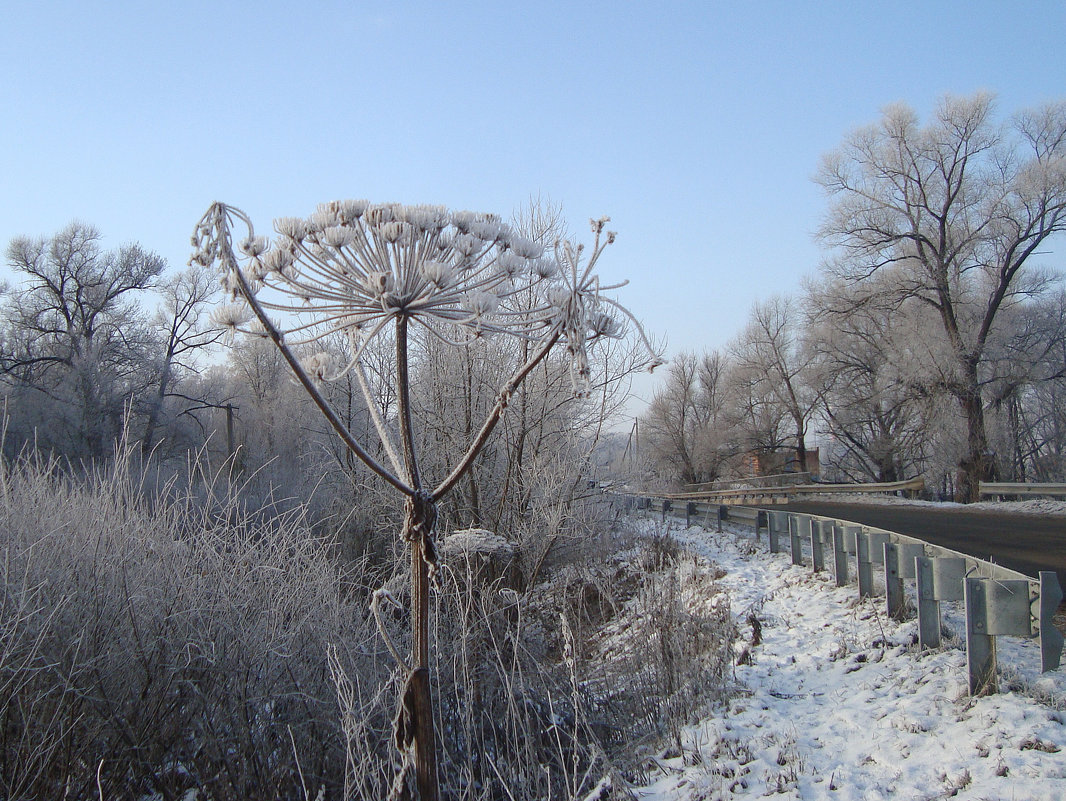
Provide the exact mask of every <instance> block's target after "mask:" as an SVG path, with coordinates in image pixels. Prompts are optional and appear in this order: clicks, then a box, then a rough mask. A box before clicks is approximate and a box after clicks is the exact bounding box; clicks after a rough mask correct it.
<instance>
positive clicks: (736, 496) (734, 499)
mask: <svg viewBox="0 0 1066 801" xmlns="http://www.w3.org/2000/svg"><path fill="white" fill-rule="evenodd" d="M923 489H925V479H922V478H912V479H910V480H908V481H892V482H888V483H883V484H793V485H791V486H778V487H743V488H740V489H730V490H708V491H700V492H674V493H666V494H662V495H657V496H656V497H658V498H664V499H668V500H672V501H708V502H710V501H717V502H718V503H723V504H737V503H739V504H746V505H756V506H757V505H763V504H771V503H788V501H789V497H790V496H794V495H810V494H824V493H837V492H851V493H878V492H921V491H922V490H923Z"/></svg>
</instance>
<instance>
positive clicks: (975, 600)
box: [963, 578, 997, 695]
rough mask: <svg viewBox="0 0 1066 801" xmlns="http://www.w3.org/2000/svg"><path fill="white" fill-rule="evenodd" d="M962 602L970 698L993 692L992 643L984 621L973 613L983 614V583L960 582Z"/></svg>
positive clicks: (993, 663)
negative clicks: (964, 615)
mask: <svg viewBox="0 0 1066 801" xmlns="http://www.w3.org/2000/svg"><path fill="white" fill-rule="evenodd" d="M963 586H964V587H965V590H964V592H965V601H966V672H967V674H968V676H969V686H970V695H984V694H985V693H994V692H996V689H997V688H996V641H995V639H993V638H992V636H991V635H989V634H988V633H987V632H986V631H985V626H984V621H983V620H981V621H979V620H977V609H978V607H980V608H981V610H982V611H983V610H984V604H985V597H984V582H982V581H981V579H973V578H968V579H965V580H964V583H963Z"/></svg>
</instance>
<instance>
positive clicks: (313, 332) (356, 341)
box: [194, 201, 654, 801]
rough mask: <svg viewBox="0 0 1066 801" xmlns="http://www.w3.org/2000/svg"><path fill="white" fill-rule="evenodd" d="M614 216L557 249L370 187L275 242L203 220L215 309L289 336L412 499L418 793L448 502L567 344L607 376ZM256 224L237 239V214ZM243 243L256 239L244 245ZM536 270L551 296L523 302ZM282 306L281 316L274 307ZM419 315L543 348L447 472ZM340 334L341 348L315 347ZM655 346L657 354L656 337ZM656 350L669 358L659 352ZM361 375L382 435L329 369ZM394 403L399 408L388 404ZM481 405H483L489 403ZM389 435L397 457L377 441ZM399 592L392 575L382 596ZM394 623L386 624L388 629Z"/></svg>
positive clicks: (368, 449)
mask: <svg viewBox="0 0 1066 801" xmlns="http://www.w3.org/2000/svg"><path fill="white" fill-rule="evenodd" d="M606 222H607V219H606V218H601V219H600V220H595V221H593V223H592V228H593V232H594V235H595V243H594V245H593V247H592V248H591V250H590V251H589V252H588V253H585V251H584V248H583V247H582V246H578V245H573V244H570V243H569V242H559V243H558V244H556V245H555V247H554V257H552V256H550V255H547V256H546V255H544V254H545V249H544V248H543V247H542V246H541V245H539V244H537V243H535V242H533V241H532V240H530V239H529V238H528V237H525V236H522V235H521V234H518V233H516V232H514V231H513V230H512V229H511V228H510V226H508V225H506V224H505V223H503V222H502V221H501V220H500V218H499V217H497V216H495V215H486V214H474V213H471V212H454V213H453V212H448V211H447V210H446V209H444V208H442V207H437V206H402V205H399V204H378V205H371V204H369V203H367V202H365V201H338V202H332V203H326V204H323V205H321V206H320V207H319V209H318V210H317V211H316V212H315V213H314V214H313V215H311V217H310V218H308V219H297V218H285V219H280V220H276V221H275V230H276V231H277V233H278V236H277V238H276V239H275V241H274V242H273V243H271V241H270V240H268V239H267V238H266V237H261V236H256V235H255V233H254V231H253V228H252V223H251V220H250V219H249V218H248V217H247V216H246V215H245V214H244V213H243V212H241V211H239V210H237V209H235V208H233V207H231V206H226V205H224V204H220V203H216V204H214V205H212V206H211V208H210V209H209V210H208V212H207V213H206V214H205V216H204V217H203V218H202V220H201V221H200V223H199V225H198V226H197V228H196V233H195V235H194V241H195V245H196V247H197V252H196V254H195V255H194V260H195V261H196V262H198V263H200V264H203V265H211V264H217V265H218V266H219V268H220V270H221V274H222V280H223V286H224V288H225V289H226V290H227V291H229V292H230V293H231V295H232V296H233V298H234V300H235V301H236V300H238V299H239V301H240V302H235V303H233V304H230V305H228V306H225V307H222V308H221V309H219V310H218V312H217V313H216V315H215V317H214V319H215V321H216V322H217V323H218V324H220V325H222V326H225V327H227V328H229V329H231V330H233V331H237V330H241V331H244V332H246V333H248V334H251V335H253V336H259V337H263V338H266V339H268V340H270V341H271V342H273V343H274V345H275V346H276V347H277V349H278V352H279V353H280V354H281V356H282V357H283V358H284V360H285V362H286V363H287V365H288V367H289V369H290V370H291V371H292V373H293V375H294V376H295V377H296V379H297V380H298V381H299V382H300V384H301V385H302V386H303V387H304V389H305V391H306V392H307V393H308V395H309V396H310V397H311V398H312V400H313V401H314V403H315V404H316V405H317V406H318V408H319V409H320V410H321V412H322V413H323V414H324V415H325V417H326V418H327V419H328V420H329V422H330V424H331V426H332V427H333V428H334V430H335V431H336V432H337V434H338V435H339V436H340V437H341V439H342V440H343V441H344V443H345V445H346V446H347V447H348V448H349V449H350V450H351V452H352V453H353V454H354V455H355V456H357V457H358V458H359V459H360V460H361V461H362V462H363V463H364V464H365V465H366V466H367V468H368V469H370V470H371V471H372V472H373V473H375V474H376V475H377V476H378V477H379V478H380V479H381V480H382V481H383V482H385V483H386V484H387V485H389V486H390V487H392V488H393V489H394V490H396V491H397V492H398V493H399V494H400V495H401V496H402V497H403V499H404V510H405V520H404V524H403V529H402V540H403V542H404V543H406V544H407V545H408V546H409V557H410V572H411V609H412V626H411V629H412V630H411V634H412V637H411V639H412V642H411V649H410V659H407V658H405V657H404V656H403V655H402V654H401V653H400V651H399V649H397V648H396V647H395V646H394V645H392V643H391V640H389V639H388V637H387V635H386V642H387V643H389V645H390V648H392V652H393V656H394V657H395V658H396V659H397V661H398V662H399V663H400V665H401V666H402V668H403V669H404V671H405V673H406V682H405V687H404V691H403V697H402V701H401V705H400V710H399V713H398V715H397V719H396V731H395V741H396V744H397V746H398V748H399V749H400V751H401V755H402V756H403V758H404V768H403V770H401V771H400V773H399V774H398V776H397V783H396V785H395V786H394V795H395V796H397V797H406V796H407V795H408V791H407V789H406V788H407V787H408V782H409V781H411V780H413V781H414V782H415V784H416V785H417V793H418V796H419V797H420V798H422V799H423V800H424V801H435V799H437V798H438V795H439V782H438V774H437V760H436V750H435V749H436V746H435V734H434V723H433V716H434V709H433V701H432V693H431V681H430V675H429V670H430V659H429V655H430V626H429V621H430V615H429V591H430V579H431V575H432V574H433V572H434V571H435V569H436V549H435V546H434V542H433V535H434V529H435V525H436V518H437V507H438V504H439V503H440V501H441V499H442V498H443V497H444V496H445V495H447V494H448V493H449V492H450V491H451V490H453V489H454V488H456V487H457V486H458V485H459V483H460V482H461V481H462V479H463V477H464V476H465V475H466V474H467V472H468V471H469V470H470V469H471V468H472V466H473V464H474V462H475V460H476V459H477V458H478V457H479V455H480V454H481V453H482V451H483V449H484V447H485V445H486V443H487V442H488V440H489V437H490V436H491V434H492V433H493V431H494V429H495V428H496V426H497V425H498V424H499V422H500V420H501V418H502V417H503V415H504V412H505V410H506V409H507V408H508V406H509V405H510V403H511V402H512V399H513V398H514V395H515V392H516V390H517V389H518V387H519V386H520V385H521V384H522V383H523V381H524V380H526V379H527V378H528V377H529V376H530V374H531V373H532V372H533V371H535V370H536V369H537V368H538V366H539V365H541V364H543V363H544V362H545V361H546V360H547V359H548V358H549V356H550V355H551V354H552V353H553V352H554V351H556V350H557V349H558V350H562V351H565V353H566V354H567V356H568V357H569V358H568V361H569V363H570V368H569V372H570V375H571V378H572V381H573V390H574V392H575V394H577V395H580V396H587V395H588V394H589V393H590V391H591V381H590V377H591V370H590V366H589V350H588V347H589V343H591V342H594V341H596V340H598V339H601V338H611V337H617V336H620V335H621V333H622V331H623V324H622V323H621V322H620V321H619V318H620V317H621V318H628V319H629V320H630V321H631V323H632V325H633V326H634V327H635V328H636V329H637V330H638V331H639V329H640V327H639V324H638V323H637V322H636V320H635V319H634V318H632V315H630V314H629V312H628V311H626V310H625V309H624V308H623V307H622V306H620V305H619V304H618V302H617V301H616V300H614V299H613V298H611V297H610V296H609V295H607V294H605V293H606V292H607V291H609V290H611V289H616V288H618V287H619V286H621V285H620V284H616V285H614V286H600V283H599V278H598V277H597V275H596V274H595V273H594V269H595V267H596V264H597V262H598V260H599V258H600V256H601V254H602V253H603V250H604V248H605V247H606V246H607V245H608V244H609V243H610V242H613V241H614V234H613V233H610V232H606V231H605V230H604V226H605V223H606ZM237 226H240V227H242V228H244V229H245V230H244V231H243V232H242V234H241V236H240V238H239V241H235V236H236V234H235V232H234V229H235V227H237ZM238 249H239V250H240V251H241V252H242V253H243V257H242V258H240V259H239V258H238V256H237V252H238ZM531 286H535V287H538V291H537V292H535V293H534V297H535V298H536V300H535V301H534V302H531V303H524V302H522V301H523V299H525V298H526V297H527V295H528V293H529V288H530V287H531ZM271 313H277V314H278V317H277V319H274V318H272V317H271V316H269V315H270V314H271ZM412 329H417V330H418V331H420V332H423V333H424V334H425V335H426V336H429V337H432V338H435V340H436V341H437V342H438V343H441V344H443V345H447V346H449V347H455V348H463V347H467V346H470V345H473V344H474V343H477V342H478V341H480V340H483V339H486V338H488V339H492V338H500V339H506V338H513V339H515V340H516V341H518V342H522V343H528V344H529V348H528V356H527V357H526V358H525V360H524V361H522V362H521V363H520V364H518V365H516V366H515V367H513V369H512V370H511V371H510V372H509V373H508V374H506V375H501V376H499V378H498V381H499V383H498V386H499V390H498V392H497V394H496V396H495V399H494V401H493V403H492V404H491V405H490V406H489V408H488V409H487V410H485V411H484V412H483V413H482V414H483V416H481V419H480V421H479V423H478V425H477V426H476V427H475V428H474V429H473V430H472V432H471V436H470V437H469V438H468V439H466V440H465V441H464V442H463V443H462V445H461V447H459V448H457V449H456V451H455V453H454V454H453V457H454V458H453V459H452V460H451V462H450V463H449V464H447V465H445V466H444V467H443V468H442V469H441V471H440V472H439V473H430V472H429V471H427V470H426V469H425V468H426V465H425V463H424V461H423V459H422V457H421V455H420V453H419V450H418V447H419V439H418V437H417V436H416V419H415V416H414V414H413V406H412V383H413V373H412V366H413V363H414V359H413V357H414V356H416V354H414V353H412V345H413V344H415V343H416V342H417V340H416V339H415V338H414V337H413V331H412ZM338 335H339V338H340V339H341V340H342V341H343V342H344V350H343V351H342V352H340V353H338V352H335V351H331V350H313V351H311V352H310V353H308V354H307V355H305V356H303V358H301V357H300V354H299V352H298V351H297V350H296V349H297V348H301V347H306V348H314V347H319V346H321V344H322V343H324V342H327V341H332V339H335V338H337V337H338ZM386 337H389V338H391V339H390V341H391V344H392V348H393V350H392V354H393V358H392V360H391V363H390V365H389V366H390V369H389V373H390V375H389V378H390V383H391V385H392V387H393V389H394V394H393V395H391V396H390V397H391V398H394V400H395V406H394V408H391V409H389V410H386V409H383V408H382V405H381V404H380V403H379V402H378V401H379V400H380V396H379V395H378V394H377V393H375V392H373V391H372V386H371V381H370V377H369V376H368V374H367V366H366V364H365V362H364V355H365V354H367V353H368V352H369V349H370V348H371V347H372V346H373V345H374V344H375V343H376V342H377V341H380V340H382V339H383V338H386ZM648 351H649V359H651V358H652V356H651V354H650V351H651V348H650V346H648ZM653 363H654V360H653ZM347 375H351V376H354V378H355V379H356V381H357V382H358V383H359V384H360V386H361V387H362V388H364V392H363V395H364V399H365V401H366V405H367V412H368V414H369V415H370V418H371V420H372V422H373V429H374V435H375V438H374V439H372V440H371V441H367V440H361V439H360V438H359V437H357V436H356V432H353V431H352V430H351V428H350V427H349V426H348V425H347V424H346V422H345V420H344V419H343V417H342V416H341V415H340V414H338V412H337V410H336V409H335V408H334V406H333V404H331V403H330V401H329V398H328V397H327V396H326V395H325V394H324V393H323V391H322V389H321V384H322V383H323V382H329V381H333V380H336V379H338V378H340V377H343V376H347ZM387 411H391V412H392V414H391V416H386V412H387ZM479 412H481V410H479ZM376 448H380V451H381V453H383V458H380V459H379V458H377V457H376V456H375V454H374V453H373V452H372V451H373V450H374V449H376ZM386 597H387V594H386V593H384V591H379V593H378V595H376V596H375V600H376V601H377V602H380V601H381V600H382V599H385V598H386ZM382 633H383V635H385V631H384V629H382Z"/></svg>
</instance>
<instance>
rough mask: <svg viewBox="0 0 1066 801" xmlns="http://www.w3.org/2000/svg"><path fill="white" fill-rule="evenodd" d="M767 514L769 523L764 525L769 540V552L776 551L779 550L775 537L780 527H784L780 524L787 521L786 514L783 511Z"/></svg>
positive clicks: (779, 531)
mask: <svg viewBox="0 0 1066 801" xmlns="http://www.w3.org/2000/svg"><path fill="white" fill-rule="evenodd" d="M768 514H769V516H770V520H769V525H768V526H767V527H766V533H767V534H768V536H769V540H770V553H777V552H778V551H780V550H781V549H780V547H779V546H780V543H779V542H778V540H777V537H778V534H780V533H781V529H782V528H784V527H783V526H782V525H781V524H782V523H786V524H787V523H788V516H787V515H786V514H785V513H784V512H769V513H768Z"/></svg>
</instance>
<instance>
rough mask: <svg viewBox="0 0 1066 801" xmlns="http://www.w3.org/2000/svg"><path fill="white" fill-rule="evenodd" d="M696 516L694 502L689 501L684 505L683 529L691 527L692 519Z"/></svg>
mask: <svg viewBox="0 0 1066 801" xmlns="http://www.w3.org/2000/svg"><path fill="white" fill-rule="evenodd" d="M696 514H698V512H697V511H696V502H695V501H689V502H688V503H686V504H685V528H688V527H689V526H691V525H692V518H693V516H694V515H696Z"/></svg>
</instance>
